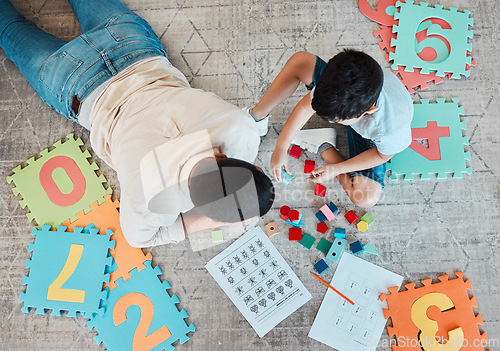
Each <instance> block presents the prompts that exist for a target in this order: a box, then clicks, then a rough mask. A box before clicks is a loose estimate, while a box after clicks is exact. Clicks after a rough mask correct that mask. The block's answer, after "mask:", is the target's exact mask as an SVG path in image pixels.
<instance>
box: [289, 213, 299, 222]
mask: <svg viewBox="0 0 500 351" xmlns="http://www.w3.org/2000/svg"><path fill="white" fill-rule="evenodd" d="M287 218H288V219H289V220H290V222H295V221H298V220H299V218H300V212H299V211H297V210H290V212H288V216H287Z"/></svg>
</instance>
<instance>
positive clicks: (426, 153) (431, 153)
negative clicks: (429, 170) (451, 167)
mask: <svg viewBox="0 0 500 351" xmlns="http://www.w3.org/2000/svg"><path fill="white" fill-rule="evenodd" d="M449 136H450V128H449V127H438V125H437V122H436V121H429V122H427V127H425V128H412V129H411V137H412V139H413V142H412V143H411V145H410V149H412V150H413V151H415V152H417V153H419V154H420V155H422V156H423V157H425V158H426V159H428V160H429V161H437V160H440V159H441V148H440V147H439V138H445V137H449ZM416 140H427V141H428V143H429V147H425V146H423V145H422V144H420V143H418V142H417V141H416Z"/></svg>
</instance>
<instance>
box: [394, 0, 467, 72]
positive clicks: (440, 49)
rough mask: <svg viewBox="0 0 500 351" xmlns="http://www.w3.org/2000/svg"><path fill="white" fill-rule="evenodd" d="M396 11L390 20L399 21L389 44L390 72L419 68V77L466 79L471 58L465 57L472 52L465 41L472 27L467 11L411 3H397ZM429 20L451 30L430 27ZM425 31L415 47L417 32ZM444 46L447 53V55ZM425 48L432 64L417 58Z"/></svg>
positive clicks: (407, 0) (408, 1)
mask: <svg viewBox="0 0 500 351" xmlns="http://www.w3.org/2000/svg"><path fill="white" fill-rule="evenodd" d="M396 7H398V8H399V11H398V12H396V13H395V14H394V18H395V19H396V20H399V23H398V24H397V25H394V26H393V33H397V37H396V39H392V41H391V46H394V47H395V50H394V52H391V53H389V59H390V60H393V65H392V68H393V69H395V70H397V69H398V66H402V67H405V71H407V72H413V69H414V68H420V69H421V73H423V74H430V73H431V72H436V75H437V76H440V77H443V76H444V75H445V74H446V73H452V78H456V79H458V78H460V76H461V75H464V76H466V77H468V76H469V75H470V70H467V65H470V64H471V57H470V56H468V54H467V53H468V52H470V51H471V50H472V44H471V43H469V39H472V36H473V32H472V30H470V29H469V26H472V25H473V24H474V20H473V19H472V18H471V17H470V16H469V15H470V11H467V10H464V11H463V12H458V9H457V8H454V7H450V8H449V10H445V9H443V6H442V5H435V6H434V7H431V6H429V4H428V3H426V2H420V4H419V5H416V4H414V1H413V0H406V1H405V2H400V1H398V2H397V3H396ZM430 18H437V19H440V20H444V21H445V22H446V23H447V24H448V26H445V27H451V28H442V27H441V26H440V25H436V24H430V23H429V21H428V20H429V19H430ZM426 27H428V28H427V36H426V38H425V39H423V40H422V41H421V42H420V43H417V42H416V40H415V36H416V34H417V32H419V31H420V30H422V29H425V28H426ZM446 43H447V44H449V46H450V49H451V51H448V48H447V45H446ZM425 47H431V48H433V49H434V50H435V51H436V53H437V56H438V58H437V59H435V60H433V61H424V60H422V59H421V58H420V57H419V56H418V54H419V53H420V52H421V51H422V50H423V48H425Z"/></svg>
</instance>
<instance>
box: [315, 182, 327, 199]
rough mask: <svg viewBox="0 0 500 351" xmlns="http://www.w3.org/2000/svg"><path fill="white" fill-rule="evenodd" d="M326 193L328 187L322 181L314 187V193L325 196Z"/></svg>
mask: <svg viewBox="0 0 500 351" xmlns="http://www.w3.org/2000/svg"><path fill="white" fill-rule="evenodd" d="M325 194H326V187H325V186H323V185H321V184H320V183H317V184H316V188H315V189H314V195H318V196H322V197H324V196H325Z"/></svg>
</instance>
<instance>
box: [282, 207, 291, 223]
mask: <svg viewBox="0 0 500 351" xmlns="http://www.w3.org/2000/svg"><path fill="white" fill-rule="evenodd" d="M289 212H290V207H288V206H283V207H281V208H280V216H281V219H282V220H284V221H286V219H287V218H288V213H289Z"/></svg>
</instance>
